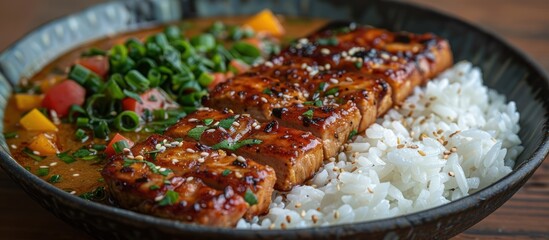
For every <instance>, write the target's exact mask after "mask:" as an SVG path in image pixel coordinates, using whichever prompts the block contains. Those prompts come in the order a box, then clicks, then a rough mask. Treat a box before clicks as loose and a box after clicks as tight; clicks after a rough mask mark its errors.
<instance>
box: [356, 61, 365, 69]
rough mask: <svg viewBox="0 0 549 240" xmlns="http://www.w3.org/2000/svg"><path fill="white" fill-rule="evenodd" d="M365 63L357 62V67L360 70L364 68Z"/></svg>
mask: <svg viewBox="0 0 549 240" xmlns="http://www.w3.org/2000/svg"><path fill="white" fill-rule="evenodd" d="M362 65H363V63H362V62H355V67H356V68H358V69H360V68H362Z"/></svg>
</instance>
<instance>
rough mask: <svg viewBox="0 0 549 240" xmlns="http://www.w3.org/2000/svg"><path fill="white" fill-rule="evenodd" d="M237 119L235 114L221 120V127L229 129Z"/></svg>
mask: <svg viewBox="0 0 549 240" xmlns="http://www.w3.org/2000/svg"><path fill="white" fill-rule="evenodd" d="M234 121H235V118H234V116H232V117H229V118H226V119H223V120H221V121H219V127H222V128H225V129H229V128H231V126H232V125H233V123H234Z"/></svg>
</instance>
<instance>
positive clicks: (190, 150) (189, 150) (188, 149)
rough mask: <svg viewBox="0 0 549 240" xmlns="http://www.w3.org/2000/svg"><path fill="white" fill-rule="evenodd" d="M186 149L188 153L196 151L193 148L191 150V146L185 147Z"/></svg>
mask: <svg viewBox="0 0 549 240" xmlns="http://www.w3.org/2000/svg"><path fill="white" fill-rule="evenodd" d="M186 151H187V152H188V153H195V152H196V151H195V150H193V149H191V148H187V150H186Z"/></svg>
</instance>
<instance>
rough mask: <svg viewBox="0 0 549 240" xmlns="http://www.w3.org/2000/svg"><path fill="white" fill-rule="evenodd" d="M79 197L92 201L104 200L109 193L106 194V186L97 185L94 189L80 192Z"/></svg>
mask: <svg viewBox="0 0 549 240" xmlns="http://www.w3.org/2000/svg"><path fill="white" fill-rule="evenodd" d="M79 197H80V198H83V199H86V200H91V201H101V200H104V199H105V198H106V197H107V195H106V194H105V187H97V188H96V189H94V190H93V191H90V192H86V193H83V194H80V195H79Z"/></svg>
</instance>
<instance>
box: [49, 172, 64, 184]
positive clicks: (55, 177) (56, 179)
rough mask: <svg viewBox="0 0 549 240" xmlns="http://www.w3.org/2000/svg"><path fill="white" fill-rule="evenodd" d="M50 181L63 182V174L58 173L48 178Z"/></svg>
mask: <svg viewBox="0 0 549 240" xmlns="http://www.w3.org/2000/svg"><path fill="white" fill-rule="evenodd" d="M48 182H50V183H58V182H61V175H59V174H56V175H53V176H51V177H50V180H48Z"/></svg>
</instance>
